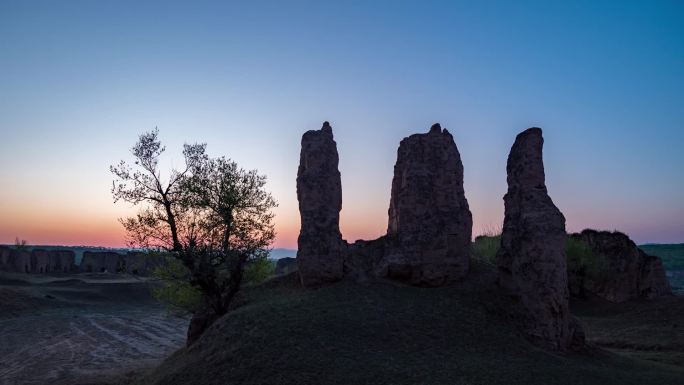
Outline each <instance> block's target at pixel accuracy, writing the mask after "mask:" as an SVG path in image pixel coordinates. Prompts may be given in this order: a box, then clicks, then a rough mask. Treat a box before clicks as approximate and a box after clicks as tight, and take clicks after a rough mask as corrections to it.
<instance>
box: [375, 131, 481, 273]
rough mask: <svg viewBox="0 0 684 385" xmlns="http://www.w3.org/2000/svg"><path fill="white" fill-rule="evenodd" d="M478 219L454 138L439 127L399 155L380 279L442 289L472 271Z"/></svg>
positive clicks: (407, 141) (412, 139) (414, 138)
mask: <svg viewBox="0 0 684 385" xmlns="http://www.w3.org/2000/svg"><path fill="white" fill-rule="evenodd" d="M472 226H473V220H472V215H471V213H470V209H469V207H468V201H467V200H466V198H465V193H464V190H463V164H462V163H461V156H460V154H459V152H458V149H457V147H456V144H455V143H454V139H453V137H452V136H451V134H450V133H449V132H448V131H447V130H446V129H444V130H442V128H441V127H440V125H439V124H435V125H433V126H432V127H431V128H430V131H429V132H428V133H426V134H415V135H411V136H409V137H407V138H404V139H403V140H402V141H401V143H400V145H399V150H398V152H397V162H396V164H395V166H394V178H393V180H392V195H391V198H390V207H389V224H388V226H387V237H386V255H385V257H384V258H383V260H382V262H381V263H380V265H379V266H378V273H379V275H385V276H388V277H390V278H396V279H401V280H405V281H408V282H410V283H411V284H414V285H427V286H440V285H443V284H445V283H447V282H451V281H454V280H456V279H459V278H462V277H463V276H465V274H466V273H467V272H468V267H469V261H470V243H471V234H472Z"/></svg>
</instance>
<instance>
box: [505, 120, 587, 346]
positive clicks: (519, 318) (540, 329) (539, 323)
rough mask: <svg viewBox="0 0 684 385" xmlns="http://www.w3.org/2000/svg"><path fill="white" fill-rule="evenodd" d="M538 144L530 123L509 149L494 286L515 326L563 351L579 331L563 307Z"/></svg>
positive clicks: (554, 215)
mask: <svg viewBox="0 0 684 385" xmlns="http://www.w3.org/2000/svg"><path fill="white" fill-rule="evenodd" d="M543 144H544V139H543V138H542V131H541V129H540V128H536V127H534V128H530V129H528V130H526V131H524V132H522V133H520V134H519V135H518V136H517V137H516V139H515V143H514V144H513V148H511V152H510V154H509V156H508V164H507V166H506V171H507V173H508V192H507V193H506V195H505V196H504V203H505V218H504V225H503V233H502V236H501V248H500V249H499V252H498V253H497V256H496V258H497V265H498V271H499V285H500V286H501V287H502V288H503V290H504V291H505V292H506V294H507V295H509V296H510V298H511V300H512V303H511V307H512V308H511V314H512V316H513V318H514V320H515V322H516V323H517V325H518V327H519V328H520V329H521V330H522V331H523V332H524V334H525V335H526V336H527V337H528V338H529V339H530V341H532V342H533V343H535V344H536V345H539V346H541V347H544V348H547V349H551V350H565V349H567V348H569V347H572V346H577V345H581V343H582V342H581V341H578V339H581V335H582V333H581V327H580V326H579V324H578V323H577V321H576V320H575V319H572V317H571V315H570V312H569V309H568V280H567V267H566V260H565V240H566V233H565V217H564V216H563V214H562V213H561V212H560V210H558V208H557V207H556V206H555V205H554V204H553V201H552V200H551V198H550V197H549V195H548V193H547V190H546V185H545V175H544V163H543V160H542V147H543ZM573 336H574V338H573Z"/></svg>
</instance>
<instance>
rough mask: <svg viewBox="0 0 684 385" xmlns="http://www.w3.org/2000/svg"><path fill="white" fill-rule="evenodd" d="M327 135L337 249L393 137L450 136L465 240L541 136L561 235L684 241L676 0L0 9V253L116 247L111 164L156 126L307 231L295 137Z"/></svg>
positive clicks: (384, 166) (382, 173) (125, 210)
mask: <svg viewBox="0 0 684 385" xmlns="http://www.w3.org/2000/svg"><path fill="white" fill-rule="evenodd" d="M324 120H329V121H330V122H331V123H332V125H333V129H334V132H335V137H336V140H337V143H338V151H339V153H340V171H341V172H342V178H343V179H342V183H343V211H342V223H341V225H342V231H343V235H344V236H345V238H347V239H349V240H354V239H357V238H374V237H377V236H378V235H380V234H382V233H383V232H384V230H385V228H386V223H387V208H388V205H389V192H390V183H391V178H392V166H393V164H394V161H395V158H396V150H397V147H398V144H399V141H400V140H401V139H402V138H403V137H405V136H407V135H410V134H412V133H416V132H425V131H427V129H428V128H429V126H430V125H431V124H432V123H434V122H440V123H441V124H442V125H443V126H444V127H447V128H448V129H449V131H450V132H452V134H453V135H454V137H455V139H456V143H457V145H458V147H459V150H460V152H461V155H462V158H463V162H464V167H465V188H466V196H467V198H468V199H469V202H470V204H471V210H472V211H473V216H474V221H475V229H474V233H475V234H478V233H480V232H481V231H483V230H484V229H487V228H497V227H500V225H501V221H502V217H503V201H502V199H501V198H502V196H503V194H504V193H505V191H506V179H505V162H506V157H507V155H508V151H509V150H510V146H511V145H512V143H513V140H514V138H515V135H516V134H517V133H518V132H519V131H522V130H523V129H525V128H527V127H530V126H540V127H542V128H543V129H544V135H545V138H546V143H545V154H544V155H545V162H546V171H547V184H548V187H549V191H550V194H551V196H552V198H553V199H554V201H555V202H556V204H557V205H558V206H559V208H560V209H561V210H562V211H563V212H564V214H565V216H566V218H567V221H568V229H569V230H581V229H582V228H585V227H594V228H601V229H610V230H612V229H619V230H622V231H625V232H627V233H628V234H629V235H631V236H632V237H633V238H635V239H636V240H637V241H639V242H684V203H682V196H683V194H682V191H684V178H683V176H684V152H682V147H683V145H684V2H680V1H669V2H666V1H648V2H647V1H639V2H636V1H620V2H616V1H610V2H607V1H576V2H561V1H518V2H512V1H499V2H497V1H483V2H474V1H473V2H458V1H449V2H427V1H413V2H401V1H387V2H371V1H346V2H328V1H309V2H285V1H277V2H259V1H254V2H220V3H219V2H194V1H193V2H123V1H81V2H75V1H60V2H55V1H44V2H37V1H7V0H2V1H0V133H1V134H2V135H1V138H0V164H2V167H1V168H0V178H1V179H0V180H2V181H3V185H4V187H3V188H1V189H0V242H11V241H12V240H13V239H14V237H15V236H19V237H22V238H26V239H28V240H29V242H33V243H69V244H80V243H88V244H106V245H115V244H121V243H122V242H123V234H122V232H121V229H120V227H119V224H118V223H117V221H116V218H118V217H121V216H125V215H128V214H130V213H132V212H134V208H131V207H128V206H126V205H123V204H117V205H114V204H113V203H112V200H111V196H110V193H109V187H110V186H111V179H112V178H111V176H110V174H109V173H108V166H109V164H112V163H115V162H116V161H117V160H118V159H121V158H127V157H128V152H127V151H128V148H129V147H130V146H131V145H132V144H133V143H134V142H135V140H136V138H137V135H138V134H139V133H141V132H142V131H145V130H149V129H151V128H153V127H155V126H157V127H159V129H160V133H161V138H162V139H163V140H164V141H165V142H166V144H167V148H168V158H167V165H174V164H178V163H179V162H180V146H181V145H182V143H183V142H195V141H202V142H207V143H208V144H209V150H210V152H211V153H212V154H214V155H226V156H229V157H231V158H233V159H234V160H236V161H237V162H238V163H240V164H241V165H242V166H243V167H246V168H257V169H259V170H260V171H261V172H262V173H264V174H266V175H267V176H268V177H269V181H270V182H269V188H270V189H271V191H272V192H273V194H274V195H275V197H276V198H277V199H278V201H279V202H280V207H279V208H278V209H277V211H276V214H277V217H276V222H277V225H278V231H279V238H278V243H277V244H278V245H279V246H288V247H291V246H294V245H295V244H296V234H297V231H298V226H299V222H298V221H299V218H298V212H297V201H296V193H295V176H296V170H297V162H298V159H299V140H300V138H301V134H302V133H303V132H304V131H306V130H308V129H317V128H319V127H320V125H321V123H322V121H324Z"/></svg>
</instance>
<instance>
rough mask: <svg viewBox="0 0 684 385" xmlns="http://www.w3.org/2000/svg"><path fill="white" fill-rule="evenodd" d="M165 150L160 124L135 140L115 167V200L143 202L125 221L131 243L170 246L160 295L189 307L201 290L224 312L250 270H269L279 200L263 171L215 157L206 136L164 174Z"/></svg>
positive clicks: (207, 302) (207, 303)
mask: <svg viewBox="0 0 684 385" xmlns="http://www.w3.org/2000/svg"><path fill="white" fill-rule="evenodd" d="M164 150H165V148H164V147H163V146H162V144H161V142H160V141H159V139H158V131H157V130H156V129H155V130H153V131H151V132H148V133H145V134H143V135H141V136H140V137H139V140H138V142H137V143H136V145H135V146H134V147H133V148H132V154H133V157H134V158H135V162H134V165H130V164H129V163H127V162H125V161H121V162H120V163H119V164H118V165H117V166H112V167H111V172H112V173H113V174H114V175H115V177H116V181H114V183H113V186H112V195H113V196H114V200H115V202H116V201H119V200H123V201H126V202H129V203H132V204H134V205H139V206H141V210H140V211H139V212H138V214H137V215H136V216H135V217H132V218H126V219H123V220H121V223H122V224H123V226H124V228H125V229H126V233H127V235H128V238H129V242H130V244H131V245H132V246H135V247H143V248H148V249H150V248H151V249H161V250H166V251H168V252H170V255H171V256H172V257H173V258H175V261H174V262H173V263H171V264H169V265H168V266H166V267H164V268H163V269H161V270H159V271H158V276H159V277H160V278H162V279H163V280H164V281H165V282H166V283H167V284H166V285H165V286H164V288H162V289H160V291H158V292H157V296H158V297H159V298H162V299H164V298H166V299H167V300H168V301H167V302H173V301H176V303H175V305H177V306H178V307H180V308H185V309H190V310H192V309H193V306H192V302H193V301H197V300H198V298H199V299H201V305H202V306H203V307H204V308H209V309H211V310H212V311H213V312H214V313H215V314H216V315H222V314H225V313H226V312H227V311H228V308H229V306H230V303H231V301H232V300H233V298H234V297H235V294H236V293H237V292H238V291H239V290H240V287H241V285H242V283H243V281H244V280H245V277H244V276H245V270H246V269H247V271H248V274H249V275H250V276H249V277H248V278H250V279H259V277H263V275H264V274H266V272H267V269H266V268H265V265H263V261H264V260H266V259H267V256H268V248H269V246H270V245H271V243H272V242H273V240H274V238H275V230H274V225H273V217H274V216H273V213H272V209H273V208H275V207H276V206H277V204H276V202H275V200H274V199H273V197H272V196H271V194H270V193H269V192H268V191H267V190H266V189H265V185H266V177H265V176H263V175H260V174H259V173H258V172H257V171H256V170H251V171H246V170H244V169H242V168H240V167H239V166H238V165H237V163H235V162H234V161H232V160H230V159H228V158H225V157H218V158H210V157H209V156H208V155H206V153H205V150H206V144H194V145H187V144H186V145H184V148H183V155H184V158H185V164H184V167H183V168H182V169H181V170H175V169H172V170H171V172H170V174H169V176H168V179H163V178H162V176H161V173H160V170H159V158H160V156H161V154H162V153H163V152H164ZM267 262H268V261H267ZM174 281H175V283H174ZM195 294H198V295H199V297H196V296H195ZM195 310H196V309H195Z"/></svg>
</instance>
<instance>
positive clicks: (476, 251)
mask: <svg viewBox="0 0 684 385" xmlns="http://www.w3.org/2000/svg"><path fill="white" fill-rule="evenodd" d="M500 244H501V235H500V234H499V235H480V236H478V237H477V238H475V242H473V244H472V249H471V250H472V255H473V258H475V259H477V260H480V261H484V262H488V263H491V264H495V263H496V252H497V251H499V246H500Z"/></svg>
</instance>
